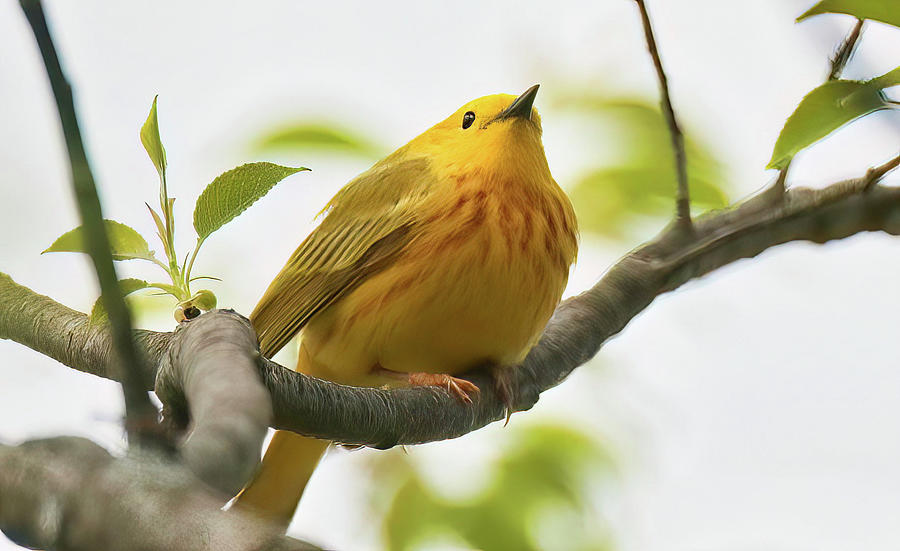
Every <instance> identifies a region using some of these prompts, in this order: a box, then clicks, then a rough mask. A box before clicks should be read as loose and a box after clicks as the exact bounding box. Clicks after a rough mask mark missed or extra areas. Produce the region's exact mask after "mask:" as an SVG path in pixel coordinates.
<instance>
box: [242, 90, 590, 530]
mask: <svg viewBox="0 0 900 551" xmlns="http://www.w3.org/2000/svg"><path fill="white" fill-rule="evenodd" d="M537 90H538V86H537V85H535V86H532V87H531V88H529V89H528V90H526V91H525V93H523V94H522V95H521V96H519V97H518V98H516V97H514V96H511V95H506V94H497V95H491V96H485V97H483V98H480V99H476V100H474V101H472V102H469V103H467V104H466V105H464V106H462V107H461V108H460V109H459V110H458V111H457V112H455V113H454V114H452V115H450V117H448V118H447V119H446V120H444V121H443V122H440V123H438V124H437V125H435V126H433V127H431V128H430V129H429V130H427V131H426V132H424V133H423V134H421V135H420V136H418V137H417V138H415V139H413V140H412V141H411V142H409V143H408V144H406V145H405V146H403V147H401V148H400V149H398V150H397V151H395V152H394V153H392V154H391V155H389V156H388V157H387V158H385V159H383V160H381V161H379V162H378V163H376V164H375V166H373V167H372V168H371V169H369V170H368V171H366V172H364V173H362V174H361V175H360V176H358V177H357V178H356V179H354V180H353V181H351V182H350V183H349V184H347V185H346V186H344V188H343V189H341V190H340V191H339V192H338V193H337V195H335V196H334V198H333V199H332V200H331V201H330V202H329V203H328V205H327V206H326V207H325V209H324V210H323V212H324V213H327V214H326V216H325V217H324V219H323V220H322V222H321V224H320V225H319V226H318V227H317V228H316V229H315V230H314V231H313V232H312V233H311V234H310V235H309V236H308V237H307V238H306V239H305V240H304V241H303V243H301V244H300V246H299V247H298V248H297V250H296V251H295V252H294V254H293V255H292V256H291V257H290V259H289V260H288V262H287V264H286V265H285V267H284V268H282V270H281V272H280V273H279V274H278V276H277V277H276V278H275V280H274V281H273V282H272V284H271V285H270V286H269V288H268V290H267V291H266V293H265V295H264V296H263V298H262V300H261V301H260V303H259V304H258V305H257V306H256V308H255V309H254V311H253V313H252V314H251V316H250V319H251V321H252V323H253V326H254V327H255V329H256V331H257V333H258V335H259V342H260V348H261V351H262V353H263V354H264V355H265V356H268V357H271V355H273V354H274V353H275V352H277V351H278V350H279V349H281V348H282V347H283V346H284V345H285V344H287V343H288V341H289V340H290V339H291V338H292V337H294V335H296V334H297V333H298V332H300V357H299V360H298V363H297V371H299V372H301V373H305V374H307V375H312V376H315V377H319V378H322V379H327V380H330V381H335V382H338V383H343V384H349V385H356V386H381V385H384V384H391V383H392V382H393V383H395V382H396V381H398V380H400V381H405V382H407V383H408V384H412V385H441V386H443V387H445V388H447V390H449V391H451V392H452V393H454V394H456V395H457V396H459V397H460V398H461V399H463V400H465V401H469V400H470V395H471V394H473V393H475V392H477V391H478V388H477V387H476V386H475V385H473V384H472V383H469V382H468V381H465V380H463V379H459V378H456V377H454V375H457V374H460V373H462V372H464V371H466V370H469V369H472V368H474V367H478V366H484V365H491V366H497V367H502V366H512V365H515V364H517V363H519V362H521V361H522V360H523V359H524V357H525V355H526V354H527V353H528V351H529V350H530V349H531V347H532V346H534V344H535V343H536V342H537V340H538V338H539V336H540V334H541V332H542V330H543V329H544V326H545V325H546V324H547V321H548V320H549V319H550V315H551V314H552V313H553V310H554V309H555V308H556V305H557V304H558V303H559V299H560V296H561V295H562V292H563V289H564V288H565V286H566V281H567V279H568V274H569V268H570V266H571V265H572V263H573V262H574V261H575V255H576V252H577V247H578V245H577V228H576V222H575V214H574V212H573V210H572V205H571V204H570V202H569V200H568V198H567V197H566V195H565V193H564V192H563V191H562V189H560V187H559V186H558V185H557V184H556V182H555V181H554V180H553V177H552V176H551V175H550V169H549V167H548V166H547V159H546V157H545V156H544V147H543V144H542V143H541V121H540V117H539V116H538V114H537V111H536V110H535V109H534V108H533V107H532V104H533V103H534V99H535V96H536V95H537ZM423 370H426V371H425V372H423ZM327 446H328V442H326V441H322V440H316V439H313V438H306V437H302V436H299V435H297V434H294V433H291V432H284V431H278V432H276V433H275V436H274V437H273V439H272V441H271V443H270V444H269V447H268V449H267V450H266V454H265V457H264V458H263V462H262V465H261V467H260V470H259V471H258V473H257V475H256V477H255V478H254V480H253V481H252V482H251V483H250V484H249V485H248V486H247V487H246V488H245V489H244V490H243V492H242V493H241V494H240V495H239V496H238V498H237V501H236V504H237V506H241V507H249V508H251V509H252V510H255V511H256V512H258V513H259V514H262V515H263V516H266V517H268V518H271V519H272V520H276V521H278V522H281V523H283V524H285V525H286V524H287V523H288V522H289V521H290V519H291V517H292V516H293V513H294V510H295V508H296V506H297V503H298V502H299V499H300V495H301V494H302V493H303V489H304V487H305V486H306V483H307V481H308V479H309V477H310V476H311V475H312V472H313V470H314V469H315V467H316V465H317V464H318V462H319V459H320V458H321V456H322V454H323V453H324V451H325V449H326V447H327Z"/></svg>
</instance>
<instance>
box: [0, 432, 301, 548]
mask: <svg viewBox="0 0 900 551" xmlns="http://www.w3.org/2000/svg"><path fill="white" fill-rule="evenodd" d="M221 506H222V503H221V501H220V500H219V499H218V497H217V496H214V495H212V494H211V493H210V492H209V491H208V490H207V489H206V488H205V487H204V486H203V485H202V484H199V483H198V482H197V480H196V479H195V478H194V477H193V476H192V475H191V473H190V472H189V471H187V470H186V469H185V468H184V466H183V465H181V464H180V463H177V462H173V461H168V460H166V459H164V458H163V457H162V456H160V455H158V454H155V453H153V452H149V451H145V452H138V453H133V454H130V455H129V456H127V457H123V458H114V457H112V456H111V455H109V453H107V452H106V451H105V450H104V449H103V448H101V447H100V446H98V445H96V444H94V443H92V442H91V441H89V440H85V439H83V438H72V437H60V438H51V439H47V440H37V441H33V442H27V443H25V444H22V445H20V446H16V447H11V446H2V445H0V529H2V530H3V533H5V534H6V535H7V536H9V537H10V538H11V539H13V541H16V542H17V543H19V544H21V545H25V546H28V547H32V548H39V549H55V550H59V551H97V550H100V549H142V550H146V551H154V550H159V551H181V550H183V551H197V550H220V549H224V550H234V551H239V550H240V551H243V550H246V551H251V550H252V551H256V550H285V551H286V550H297V551H299V550H311V549H318V548H317V547H314V546H311V545H309V544H306V543H304V542H301V541H299V540H296V539H293V538H288V537H285V536H283V535H282V531H283V530H282V528H280V527H277V526H271V525H268V524H266V523H264V522H262V521H260V520H259V519H257V518H253V517H250V516H249V515H246V514H243V513H240V512H238V511H222V510H221Z"/></svg>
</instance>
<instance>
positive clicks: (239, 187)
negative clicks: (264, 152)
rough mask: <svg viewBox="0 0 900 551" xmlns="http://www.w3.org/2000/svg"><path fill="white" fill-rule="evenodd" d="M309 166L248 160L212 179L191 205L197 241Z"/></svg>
mask: <svg viewBox="0 0 900 551" xmlns="http://www.w3.org/2000/svg"><path fill="white" fill-rule="evenodd" d="M303 170H309V169H308V168H303V167H299V168H292V167H288V166H280V165H276V164H274V163H249V164H246V165H241V166H239V167H237V168H234V169H232V170H229V171H227V172H225V173H223V174H221V175H220V176H218V177H217V178H216V179H215V180H213V181H212V183H210V184H209V185H208V186H206V189H204V190H203V193H201V194H200V197H198V198H197V204H196V205H195V206H194V228H195V229H196V230H197V235H198V237H199V238H200V240H201V241H202V240H204V239H206V238H207V237H209V235H210V234H211V233H212V232H214V231H216V230H217V229H219V228H221V227H222V226H224V225H225V224H227V223H228V222H230V221H231V220H233V219H234V218H235V217H236V216H238V215H239V214H241V213H242V212H244V211H245V210H247V208H248V207H249V206H250V205H252V204H253V203H255V202H256V201H257V200H258V199H260V198H261V197H263V196H265V194H267V193H268V192H269V190H271V189H272V188H273V187H274V186H275V184H277V183H278V182H280V181H281V180H283V179H284V178H286V177H288V176H290V175H291V174H295V173H297V172H300V171H303Z"/></svg>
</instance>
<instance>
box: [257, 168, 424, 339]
mask: <svg viewBox="0 0 900 551" xmlns="http://www.w3.org/2000/svg"><path fill="white" fill-rule="evenodd" d="M398 157H399V158H398ZM429 178H431V175H430V170H429V168H428V161H427V160H426V159H423V158H414V159H405V160H402V150H401V152H398V153H397V154H394V155H391V156H390V157H388V158H387V159H385V160H384V161H382V162H380V163H378V164H376V165H375V166H374V167H372V168H371V169H370V170H368V171H367V172H364V173H363V174H361V175H360V176H359V177H357V178H356V179H354V180H353V181H351V182H350V183H349V184H347V185H346V186H345V187H344V188H343V189H341V191H339V192H338V194H337V195H335V197H334V198H333V199H332V200H331V202H329V204H328V206H326V207H325V211H327V215H326V216H325V218H324V220H322V223H321V224H320V225H319V226H318V227H317V228H316V229H315V230H313V232H312V233H311V234H310V235H309V237H307V238H306V239H305V240H304V241H303V243H301V244H300V246H299V247H298V248H297V250H296V251H294V254H293V255H291V258H290V260H288V262H287V264H286V265H285V266H284V268H282V269H281V272H279V274H278V276H277V277H276V278H275V280H274V281H273V282H272V283H271V285H269V288H268V289H267V290H266V293H265V295H263V298H262V300H260V302H259V304H257V305H256V308H255V309H254V310H253V313H252V314H251V315H250V320H251V322H252V323H253V327H254V328H255V329H256V332H257V334H258V335H259V343H260V350H261V351H262V353H263V355H265V356H267V357H270V356H271V355H273V354H275V353H276V352H277V351H278V350H280V349H281V348H282V347H283V346H284V345H285V344H287V343H288V341H290V340H291V338H292V337H293V336H294V335H295V334H297V332H298V331H299V330H300V329H301V328H302V327H303V326H304V325H305V324H306V322H307V321H309V319H310V317H312V316H313V315H314V314H315V313H316V312H319V311H320V310H322V309H323V308H326V307H327V306H328V305H330V304H332V303H333V302H334V301H336V300H337V299H339V298H340V297H341V296H342V295H343V294H344V293H346V292H348V291H349V290H350V289H352V288H353V287H354V286H356V285H357V284H358V283H359V282H360V281H362V280H363V279H365V278H366V277H368V276H370V275H372V274H374V273H377V272H378V271H380V270H382V269H383V268H384V267H386V266H389V265H390V264H391V262H392V261H393V259H394V258H395V257H396V255H397V254H398V253H399V251H400V250H402V249H403V247H404V246H405V245H406V244H407V243H408V242H409V240H410V239H411V238H412V235H413V230H414V224H415V215H416V211H417V210H418V209H416V206H417V205H418V204H419V201H420V200H421V198H422V197H423V195H426V194H427V193H428V191H429V189H430V188H431V187H432V186H429V185H428V184H429Z"/></svg>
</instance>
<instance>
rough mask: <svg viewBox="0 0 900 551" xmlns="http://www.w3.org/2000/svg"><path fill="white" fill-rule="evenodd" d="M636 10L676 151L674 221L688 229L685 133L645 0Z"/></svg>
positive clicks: (689, 222) (688, 207)
mask: <svg viewBox="0 0 900 551" xmlns="http://www.w3.org/2000/svg"><path fill="white" fill-rule="evenodd" d="M635 3H637V5H638V10H640V12H641V23H642V24H643V26H644V37H645V38H646V40H647V49H648V50H649V51H650V57H652V58H653V66H654V67H655V68H656V77H657V79H658V80H659V95H660V98H659V102H660V104H661V106H662V112H663V115H665V117H666V124H668V126H669V135H670V136H671V138H672V150H673V152H674V153H675V171H676V173H677V175H678V188H677V190H676V192H675V222H676V224H677V225H678V226H680V227H681V228H682V229H687V230H689V229H690V228H691V195H690V190H689V188H688V177H687V155H686V154H685V151H684V135H683V134H682V133H681V128H680V127H679V126H678V120H677V119H676V118H675V110H674V109H673V108H672V100H671V99H670V98H669V81H668V79H667V78H666V72H665V71H664V70H663V66H662V60H661V59H660V58H659V50H658V49H657V47H656V39H655V38H654V37H653V27H652V25H650V14H649V13H647V6H646V5H645V4H644V0H635Z"/></svg>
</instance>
